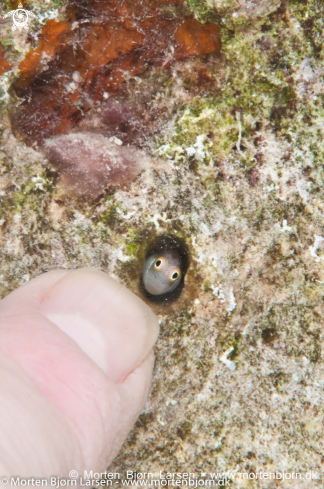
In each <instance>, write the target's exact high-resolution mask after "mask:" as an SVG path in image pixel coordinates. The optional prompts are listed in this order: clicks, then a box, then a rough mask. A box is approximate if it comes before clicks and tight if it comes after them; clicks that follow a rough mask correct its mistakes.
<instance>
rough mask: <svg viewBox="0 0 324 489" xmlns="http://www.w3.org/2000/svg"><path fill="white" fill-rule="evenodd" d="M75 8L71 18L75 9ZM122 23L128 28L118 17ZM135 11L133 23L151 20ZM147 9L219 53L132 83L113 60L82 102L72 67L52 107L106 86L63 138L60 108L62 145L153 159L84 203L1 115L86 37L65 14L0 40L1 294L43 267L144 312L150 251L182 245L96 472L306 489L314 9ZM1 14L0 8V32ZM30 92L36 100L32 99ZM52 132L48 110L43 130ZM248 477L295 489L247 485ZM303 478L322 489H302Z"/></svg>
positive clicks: (319, 441)
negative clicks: (76, 272)
mask: <svg viewBox="0 0 324 489" xmlns="http://www.w3.org/2000/svg"><path fill="white" fill-rule="evenodd" d="M76 3H77V4H78V5H80V8H86V6H87V3H88V2H87V1H86V0H82V1H80V2H76ZM109 3H110V2H105V4H107V5H109ZM135 3H136V2H134V5H135ZM112 4H113V5H114V8H113V9H112V12H111V18H112V20H111V21H112V22H115V21H116V22H117V20H116V15H117V10H116V9H117V7H116V4H115V2H112ZM26 5H27V4H26ZM99 5H102V2H101V3H100V2H98V6H99ZM119 5H120V8H122V6H123V5H125V8H128V10H129V11H131V5H130V3H128V2H119ZM136 5H137V3H136ZM143 5H144V7H145V8H144V10H143V12H144V11H146V9H147V8H149V7H148V3H147V2H143ZM150 5H157V2H153V3H152V4H150ZM159 5H160V6H158V7H157V9H158V11H159V13H157V14H156V15H157V16H159V18H160V17H161V18H163V22H171V23H173V24H172V25H173V26H179V28H180V27H181V26H186V21H185V20H184V19H189V22H190V23H193V22H195V23H197V24H199V26H200V27H199V32H206V31H205V30H204V29H205V28H208V29H210V30H212V27H211V26H215V27H214V28H215V29H216V30H215V31H213V32H217V33H218V32H219V29H220V34H221V40H222V47H221V50H220V51H219V44H218V43H219V38H218V37H217V36H216V37H215V36H214V37H213V39H215V41H213V42H214V47H215V48H216V47H217V49H214V50H212V51H213V52H211V51H209V50H207V51H203V52H195V53H192V54H196V55H195V56H194V55H193V56H187V57H182V56H181V57H176V59H173V58H172V56H171V54H172V53H171V51H170V50H169V51H168V53H165V51H163V52H164V54H167V55H168V56H170V60H171V61H170V62H169V61H168V59H166V57H165V56H164V55H163V60H162V64H161V63H155V62H153V63H149V64H148V65H147V66H146V65H145V67H146V68H145V71H144V70H142V69H141V70H139V71H138V70H137V68H136V70H135V71H132V69H131V68H127V66H128V65H127V63H126V61H125V63H126V64H124V65H123V76H122V78H120V79H118V77H117V74H118V69H119V64H118V63H119V62H121V60H129V59H132V60H133V58H132V56H131V57H130V58H128V57H127V56H128V54H129V52H124V51H123V52H122V53H120V54H118V53H117V54H116V57H115V58H114V59H115V61H113V63H114V64H113V70H112V71H109V72H105V70H104V69H103V71H100V70H99V71H100V73H101V74H100V76H101V77H102V78H100V76H99V75H98V77H97V78H96V77H92V76H90V78H89V80H91V83H90V84H89V85H84V86H83V85H82V90H79V85H81V83H79V82H78V80H79V78H78V77H79V75H80V77H81V78H82V80H83V82H82V83H84V80H85V79H86V77H84V76H85V75H86V71H85V67H86V66H88V64H87V63H88V61H85V62H84V65H83V66H82V67H81V68H82V69H81V68H80V67H76V66H73V67H71V71H70V72H69V76H68V77H67V80H66V81H67V82H68V83H70V84H71V83H75V84H76V85H77V88H76V87H75V88H73V90H72V88H71V90H72V91H71V92H69V91H68V90H67V89H66V88H65V92H64V93H65V94H66V95H65V96H66V97H67V100H68V101H71V103H70V102H69V103H68V107H72V106H73V107H74V108H75V107H76V106H77V105H78V104H79V101H80V100H82V97H81V98H80V95H82V96H83V94H89V96H90V95H91V94H93V93H94V94H96V90H95V91H94V92H91V90H92V87H96V86H97V85H96V84H95V80H99V79H100V80H103V79H105V80H106V81H107V83H108V84H109V83H113V82H114V80H117V81H118V86H116V89H114V90H111V91H110V89H109V90H108V89H107V91H99V92H98V93H99V98H100V100H99V103H100V104H99V106H98V108H99V109H100V110H99V111H98V110H97V108H96V105H95V104H93V100H95V97H94V98H92V99H91V104H90V103H89V110H88V111H87V112H86V111H85V110H84V105H82V104H81V105H80V106H79V109H78V110H79V111H81V110H82V111H83V113H84V114H81V115H82V117H81V119H80V120H79V121H78V120H76V119H77V117H76V119H75V118H73V117H72V119H69V117H70V115H71V112H69V110H70V109H69V110H68V117H67V119H66V120H68V121H69V122H68V123H67V126H68V127H69V131H70V129H71V128H72V126H73V130H74V131H77V132H82V131H85V132H91V133H92V134H101V135H102V137H114V136H115V137H117V138H118V139H120V140H121V141H122V142H123V145H125V148H127V145H129V144H130V145H134V146H140V147H141V148H142V150H143V151H145V153H146V154H147V155H148V157H149V158H150V163H149V164H148V165H146V166H145V167H144V168H143V169H142V170H141V172H140V173H139V174H138V175H137V177H136V178H135V179H134V180H133V181H132V182H130V183H128V184H127V186H124V187H109V188H107V189H105V190H104V193H103V194H102V195H100V196H98V197H97V198H92V199H89V198H84V199H80V198H75V197H73V196H72V195H69V193H68V192H64V189H62V188H61V186H60V179H59V175H58V172H57V169H56V168H54V167H53V166H52V165H51V164H50V162H49V161H48V160H47V159H46V158H45V157H44V154H43V153H42V152H41V151H40V150H39V149H38V148H37V147H31V146H28V145H26V144H25V142H24V141H26V142H28V144H30V143H32V142H33V141H35V140H37V138H38V128H39V127H41V121H42V120H43V112H42V110H40V112H39V113H38V112H37V111H36V109H35V106H33V111H31V112H30V117H33V118H34V119H33V121H31V119H30V117H26V118H25V119H23V118H22V120H21V121H19V118H18V119H15V120H14V126H13V127H12V126H11V125H10V119H9V116H8V112H9V113H10V114H12V113H19V110H21V111H22V112H20V113H21V114H24V110H25V108H26V104H27V103H28V99H26V100H24V97H25V96H26V97H27V96H28V93H29V92H28V90H29V89H28V90H27V88H26V87H27V86H28V87H33V86H34V85H33V83H34V81H31V79H30V78H29V73H35V76H36V78H35V79H34V80H38V81H37V83H39V80H42V83H44V84H45V85H46V80H47V79H48V80H49V81H50V83H59V80H57V79H56V78H55V77H49V78H46V77H47V75H48V74H49V73H53V71H51V67H53V66H54V65H55V63H60V62H61V61H60V60H62V59H63V58H62V56H63V53H64V47H65V46H66V48H67V52H69V53H70V54H71V52H72V51H73V46H75V49H79V47H78V43H77V41H76V40H75V38H73V36H74V34H75V33H76V32H78V33H82V36H81V46H82V42H83V40H84V39H88V38H87V36H86V35H85V33H86V32H88V31H87V27H86V26H87V22H85V19H84V18H82V19H83V21H82V22H83V23H81V22H79V20H78V17H75V18H73V19H71V17H70V15H71V14H70V13H69V12H70V10H69V9H70V6H71V4H70V3H69V2H65V1H64V0H62V1H60V2H59V1H49V2H48V3H45V2H40V1H39V0H35V1H32V0H30V1H29V3H28V7H29V8H30V9H32V10H33V12H34V13H35V14H36V18H35V19H34V20H33V23H32V25H31V27H30V31H29V33H25V32H22V33H19V32H17V31H15V32H14V33H13V32H12V30H11V26H10V24H9V23H3V24H0V30H1V39H0V43H1V45H2V51H1V53H2V54H1V57H0V66H1V70H2V75H1V77H0V99H1V146H0V163H1V166H0V208H1V215H0V243H1V246H0V255H1V269H0V294H1V296H4V295H6V294H8V293H9V292H10V291H11V290H13V289H14V288H15V287H17V286H18V285H20V284H21V283H23V282H24V281H27V280H29V279H30V278H31V277H33V276H35V275H38V274H39V273H41V272H45V271H47V270H51V269H53V268H58V267H60V268H78V267H84V266H91V267H94V268H96V269H99V270H103V271H105V272H106V273H109V274H110V275H112V276H114V277H115V278H117V279H118V280H119V281H120V282H121V283H123V284H125V285H127V286H128V287H129V288H130V289H131V290H133V291H134V292H135V293H137V294H139V295H140V296H141V297H143V299H144V300H148V298H147V297H145V296H144V295H143V294H142V292H141V288H140V274H141V271H142V269H143V263H144V260H145V256H146V252H147V249H148V248H149V246H150V243H153V242H154V240H155V239H156V237H157V236H159V235H161V234H164V233H165V234H168V235H173V236H176V237H177V238H178V239H182V240H184V242H185V243H186V246H188V249H189V251H190V263H189V267H188V271H187V274H186V277H185V284H184V288H183V290H182V293H181V295H180V297H179V298H178V299H177V300H175V301H174V302H172V303H168V304H166V305H163V304H159V303H154V302H150V304H151V306H152V308H153V309H154V310H155V312H156V313H157V314H158V317H159V321H160V324H161V335H160V338H159V340H158V343H157V346H156V364H155V372H154V379H153V386H152V391H151V394H150V397H149V399H148V401H147V404H146V406H145V409H144V411H143V413H142V415H141V416H140V418H139V420H138V422H137V424H136V426H135V428H134V430H133V431H132V433H131V434H130V436H129V438H128V441H127V442H126V444H125V445H124V447H123V449H122V451H121V452H120V454H119V456H118V457H117V459H116V460H115V462H114V464H113V466H112V467H111V470H115V471H119V472H122V471H125V470H130V471H135V472H141V473H143V472H153V473H154V474H159V471H160V470H162V471H163V472H167V471H168V472H194V473H195V474H196V475H197V476H199V477H206V476H208V474H209V473H214V472H217V471H226V470H231V471H234V472H236V473H237V474H238V473H243V472H245V473H247V474H250V476H249V477H250V478H249V479H240V478H239V476H238V475H237V477H236V478H235V479H234V481H233V487H246V488H250V487H260V488H261V487H262V489H263V488H269V489H270V488H273V487H275V485H276V484H277V485H278V484H280V487H283V488H285V487H287V488H288V487H294V489H295V488H297V487H298V488H302V489H304V488H305V489H306V488H309V487H310V484H311V487H312V488H315V489H317V488H321V487H322V485H323V482H322V481H321V472H322V467H323V463H324V459H323V440H324V429H323V423H324V402H323V389H324V368H323V367H324V364H323V361H324V359H323V342H324V336H323V314H324V241H323V238H324V230H323V226H324V189H323V184H324V183H323V182H324V170H323V160H324V142H323V141H324V124H323V120H324V108H323V107H324V105H323V104H324V48H323V38H324V6H323V2H322V1H319V0H309V1H307V2H306V1H304V0H291V1H288V0H282V1H281V2H280V4H279V2H277V1H273V0H260V1H259V2H250V1H248V0H244V1H243V0H242V1H236V0H235V1H234V0H227V1H218V0H216V1H215V2H212V1H211V0H208V2H207V1H204V0H199V1H197V0H188V1H187V2H186V5H181V3H179V2H169V4H165V8H162V7H161V5H162V4H161V3H160V4H159ZM163 5H164V4H163ZM12 7H13V5H12V4H11V3H10V2H5V3H3V4H1V7H0V14H4V13H5V12H6V11H7V10H9V9H10V8H12ZM150 8H151V7H150ZM152 8H153V7H152ZM183 8H184V9H185V12H184V11H183V10H182V9H183ZM234 14H235V15H234ZM93 18H95V25H96V32H97V33H98V39H99V40H100V42H102V43H103V44H102V48H103V49H102V51H103V55H104V53H105V52H106V51H105V50H104V47H105V46H106V45H105V42H106V43H109V41H110V38H108V37H105V36H103V35H102V36H101V33H102V25H103V24H102V22H103V23H105V22H108V20H107V17H106V15H104V18H103V20H101V19H100V16H97V13H96V14H95V16H94V17H93V16H92V14H91V11H90V12H89V22H92V19H93ZM194 19H195V20H194ZM142 21H143V22H145V19H143V20H140V22H142ZM197 24H195V25H197ZM57 26H60V29H62V31H57V30H56V29H57ZM66 26H67V30H66V31H65V30H64V29H65V27H66ZM206 26H207V27H206ZM129 28H130V29H131V30H132V32H133V35H134V37H133V38H132V39H133V40H134V41H135V42H136V43H137V42H141V41H137V40H136V39H137V37H136V36H140V35H144V37H145V36H146V35H147V31H145V32H146V33H145V34H142V33H141V32H138V31H137V29H136V28H133V27H132V26H130V27H129ZM200 29H201V30H200ZM46 32H47V34H46ZM93 32H94V31H93V30H91V31H90V30H89V33H88V34H89V36H90V37H89V42H90V39H92V37H91V36H92V35H93ZM208 32H211V31H208ZM83 34H84V35H85V37H83ZM51 35H53V37H54V39H53V41H47V40H46V39H47V38H46V36H51ZM204 35H205V34H204ZM66 36H67V37H66ZM69 36H71V37H69ZM48 39H49V38H48ZM72 39H74V40H72ZM55 40H56V41H55ZM54 41H55V42H54ZM98 42H99V41H98ZM163 42H164V41H163ZM166 45H168V46H170V45H169V44H168V43H167V40H165V44H164V43H163V46H166ZM182 46H183V45H182ZM90 47H91V46H90ZM51 49H53V51H51ZM107 49H108V50H109V48H108V47H107ZM164 49H165V48H164V47H163V50H164ZM170 49H171V48H170ZM141 52H142V51H141ZM158 52H159V53H161V51H160V50H158ZM32 53H34V55H35V62H34V65H33V68H32V69H31V71H28V70H27V69H25V68H24V67H25V66H27V65H28V67H32V60H33V57H32ZM70 54H69V56H70ZM123 56H125V57H123ZM138 59H139V60H141V59H143V58H141V57H140V56H139V58H138ZM40 60H41V61H40ZM127 62H128V61H127ZM46 63H48V67H47V65H46ZM100 63H101V61H100ZM100 63H99V64H100ZM135 65H136V67H138V66H140V65H137V64H136V63H135ZM135 65H133V61H132V62H131V65H129V66H135ZM163 65H164V66H163ZM100 66H101V64H100ZM141 66H142V65H141ZM28 69H29V68H28ZM38 70H39V71H38ZM90 71H91V70H90ZM77 72H78V73H79V75H78V74H77ZM27 73H28V77H27ZM89 73H90V72H89ZM96 73H99V72H96ZM111 74H114V75H113V79H112V80H110V81H109V77H110V76H111ZM24 76H25V78H24ZM42 76H44V78H42ZM73 76H74V78H73ZM24 80H25V81H24ZM22 81H24V83H26V85H24V87H22V85H21V88H19V83H22ZM92 82H93V83H92ZM35 83H36V82H35ZM37 83H36V85H37ZM100 83H101V82H100ZM116 83H117V82H116ZM36 85H35V86H36ZM37 86H39V85H37ZM62 86H63V85H62ZM109 86H112V85H109ZM73 87H74V85H73ZM86 87H88V88H86ZM20 90H21V91H20ZM25 90H27V92H24V91H25ZM62 90H63V89H62ZM30 93H31V99H30V100H32V101H34V97H35V95H34V93H36V92H30ZM105 93H106V94H107V95H104V94H105ZM73 97H75V99H73ZM105 97H106V98H105ZM72 99H73V100H74V102H73V104H74V105H73V104H72ZM31 103H32V102H31ZM33 103H34V102H33ZM82 103H83V102H82ZM116 104H120V106H119V108H117V109H116ZM27 106H28V105H27ZM24 107H25V108H24ZM78 113H79V112H78ZM80 113H81V112H80ZM114 114H115V115H114ZM127 114H129V115H127ZM56 115H57V113H56V112H55V110H54V109H53V105H52V104H49V106H48V118H49V119H53V120H54V123H55V124H56V122H57V121H55V117H56ZM61 120H62V119H60V118H59V121H61ZM71 121H72V122H71ZM141 121H143V122H141ZM20 122H21V125H20ZM78 124H79V125H78ZM58 126H59V124H58ZM58 126H55V127H58ZM67 126H64V127H65V128H66V127H67ZM44 127H45V129H46V128H47V127H49V126H46V124H45V126H44ZM29 128H30V131H31V132H30V138H31V139H30V140H29V141H27V139H28V137H27V136H26V135H27V132H28V130H29ZM35 128H37V131H36V132H35ZM12 129H14V130H15V134H16V137H15V136H14V135H13V133H12ZM46 131H47V129H46V130H44V133H43V135H45V136H46V137H48V136H50V137H53V136H54V134H52V130H51V129H50V130H48V132H46ZM64 131H65V129H64ZM19 133H21V134H22V135H24V138H21V137H20V136H19ZM35 135H36V136H37V137H36V136H35ZM122 147H123V146H122ZM260 471H264V472H272V473H273V472H276V471H277V472H285V473H301V474H303V477H304V479H299V480H294V481H290V480H285V481H281V482H278V481H273V480H262V481H260V480H259V481H256V480H255V474H256V473H258V472H260ZM310 471H313V473H316V474H317V475H318V479H314V480H312V481H311V483H310V481H309V480H307V479H306V478H305V477H306V474H307V473H308V472H310ZM206 474H207V475H206Z"/></svg>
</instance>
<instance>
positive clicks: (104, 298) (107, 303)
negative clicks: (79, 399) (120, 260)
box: [40, 269, 159, 382]
mask: <svg viewBox="0 0 324 489" xmlns="http://www.w3.org/2000/svg"><path fill="white" fill-rule="evenodd" d="M40 311H41V312H42V313H43V314H44V315H45V316H46V317H47V318H48V319H49V320H50V321H52V322H53V323H54V324H56V325H57V326H58V327H59V328H60V329H61V330H62V331H64V332H65V333H66V334H68V335H69V336H70V337H71V338H72V339H73V340H74V341H75V342H76V343H77V344H78V345H79V347H80V348H81V349H82V350H83V351H84V352H85V353H86V354H87V355H88V356H89V357H90V358H91V359H92V360H93V361H94V362H95V363H96V364H97V365H98V366H99V367H100V368H101V369H102V370H103V371H104V372H105V373H106V374H107V375H108V377H109V378H110V379H111V380H113V381H114V382H121V381H122V380H123V379H124V378H125V377H126V376H127V375H128V374H129V373H130V372H131V371H132V370H134V369H135V368H136V367H137V366H138V365H139V364H140V363H141V362H142V361H143V359H144V358H145V357H146V356H147V355H148V353H149V351H150V350H151V348H152V347H153V345H154V343H155V341H156V339H157V337H158V334H159V324H158V321H157V318H156V316H155V314H154V312H153V311H152V310H151V309H150V307H148V306H147V305H146V304H145V303H144V302H143V301H142V300H141V299H140V298H139V297H137V296H136V295H135V294H133V293H132V292H131V291H129V290H128V289H127V288H126V287H124V286H123V285H121V284H119V283H118V282H117V281H116V280H114V279H113V278H111V277H109V276H107V275H106V274H104V273H103V272H99V271H96V270H92V269H79V270H73V271H71V272H69V273H68V274H67V275H65V276H63V277H62V278H61V279H60V280H59V281H57V282H56V283H55V284H54V286H53V288H52V289H51V290H50V291H49V292H48V294H47V295H46V297H44V299H43V301H42V303H41V305H40Z"/></svg>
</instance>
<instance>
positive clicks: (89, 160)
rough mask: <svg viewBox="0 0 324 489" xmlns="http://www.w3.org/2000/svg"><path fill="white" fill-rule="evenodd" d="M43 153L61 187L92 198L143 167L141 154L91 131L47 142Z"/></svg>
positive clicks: (131, 177) (129, 177)
mask: <svg viewBox="0 0 324 489" xmlns="http://www.w3.org/2000/svg"><path fill="white" fill-rule="evenodd" d="M44 150H45V153H46V156H47V157H48V159H49V160H50V162H51V163H52V164H53V165H54V166H55V167H56V168H57V169H58V170H59V172H60V178H61V181H62V184H63V185H64V186H65V187H66V188H67V189H68V190H70V191H72V192H73V193H75V194H76V195H80V196H87V197H92V198H96V197H98V196H99V195H100V194H102V193H103V192H104V191H105V189H106V188H107V187H108V186H109V185H123V184H126V183H128V182H131V181H132V180H134V179H135V178H136V176H137V175H138V173H139V172H140V171H141V169H143V168H144V166H145V155H144V154H143V153H142V152H141V151H139V150H137V149H135V148H133V147H129V146H123V145H122V142H121V141H119V140H118V139H116V138H106V137H104V136H102V135H101V134H94V133H91V132H79V133H71V134H67V135H63V136H56V137H54V138H51V139H47V140H46V141H45V144H44Z"/></svg>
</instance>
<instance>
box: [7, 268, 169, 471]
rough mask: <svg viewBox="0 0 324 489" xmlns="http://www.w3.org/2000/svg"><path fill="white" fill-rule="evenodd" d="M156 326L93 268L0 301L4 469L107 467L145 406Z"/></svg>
mask: <svg viewBox="0 0 324 489" xmlns="http://www.w3.org/2000/svg"><path fill="white" fill-rule="evenodd" d="M158 332H159V327H158V322H157V318H156V316H155V315H154V313H153V312H152V310H151V309H150V308H149V307H148V306H147V305H146V304H145V303H144V302H142V301H141V300H140V299H139V298H138V297H137V296H135V295H134V294H133V293H132V292H130V291H129V290H127V289H126V288H125V287H124V286H122V285H120V284H119V283H118V282H116V281H115V280H114V279H112V278H110V277H108V276H107V275H105V274H104V273H102V272H98V271H95V270H91V269H80V270H74V271H66V270H56V271H52V272H48V273H46V274H43V275H40V276H39V277H37V278H35V279H33V280H31V281H30V282H29V283H27V284H25V285H23V286H22V287H20V288H19V289H17V290H16V291H14V292H12V293H11V294H9V295H8V296H7V297H6V298H4V299H3V300H2V301H0V395H1V402H0V433H1V436H0V476H8V477H11V476H20V477H26V478H27V477H49V476H53V475H55V476H59V477H68V474H69V472H70V471H71V470H76V471H77V472H79V474H83V471H84V470H87V471H91V470H92V471H94V472H102V471H104V470H105V469H106V468H107V467H108V466H109V464H110V463H111V462H112V460H113V459H114V457H115V456H116V454H117V452H118V451H119V449H120V447H121V445H122V443H123V441H124V440H125V439H126V437H127V435H128V433H129V431H130V430H131V428H132V427H133V425H134V423H135V421H136V419H137V417H138V416H139V414H140V412H141V410H142V408H143V406H144V403H145V400H146V397H147V394H148V391H149V388H150V384H151V376H152V369H153V361H154V357H153V350H152V348H153V345H154V343H155V341H156V338H157V336H158Z"/></svg>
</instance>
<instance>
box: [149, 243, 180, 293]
mask: <svg viewBox="0 0 324 489" xmlns="http://www.w3.org/2000/svg"><path fill="white" fill-rule="evenodd" d="M181 267H182V262H181V257H180V255H179V253H178V252H177V251H176V250H163V251H160V252H157V253H153V254H152V255H150V256H149V257H148V258H147V259H146V260H145V264H144V268H143V274H142V278H143V283H144V287H145V290H146V291H147V292H148V293H149V294H152V295H163V294H167V293H168V292H172V291H173V290H175V289H176V288H177V287H178V285H179V283H180V281H181V277H182V270H181Z"/></svg>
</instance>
